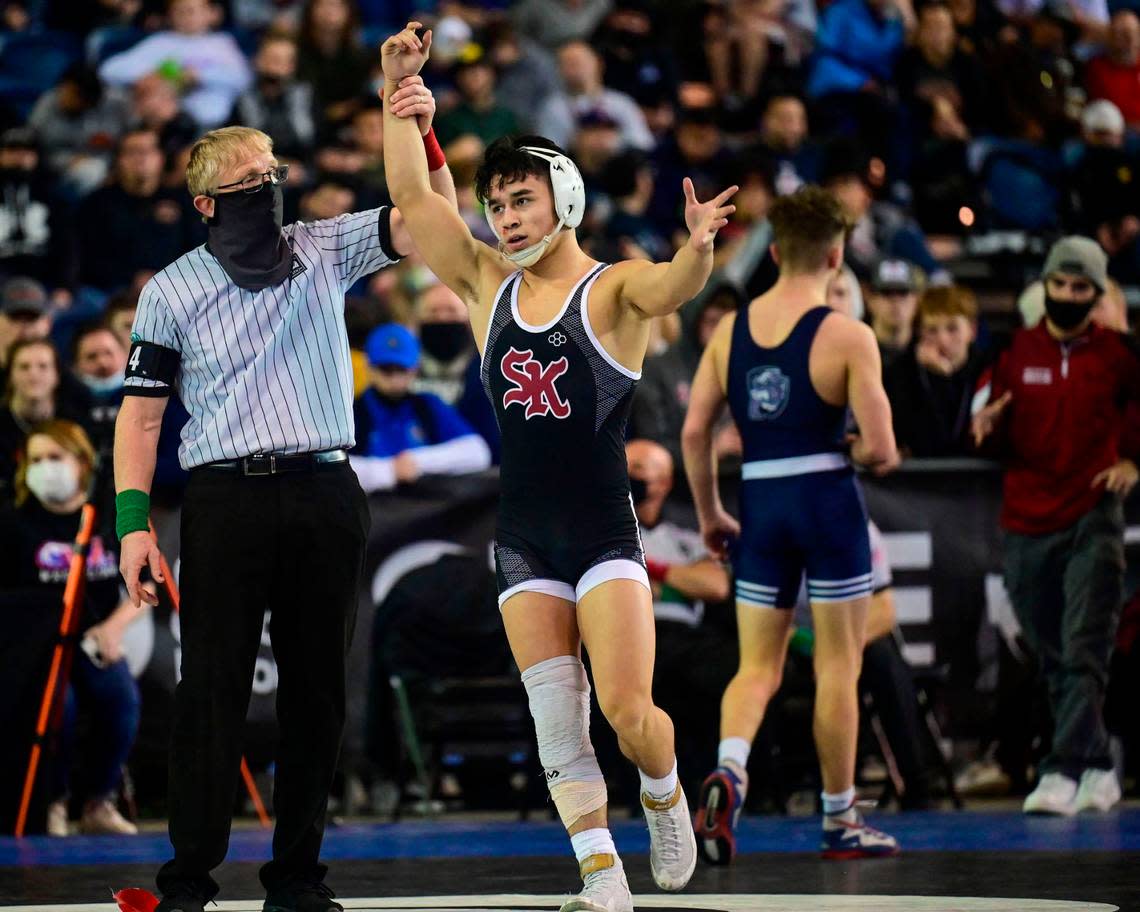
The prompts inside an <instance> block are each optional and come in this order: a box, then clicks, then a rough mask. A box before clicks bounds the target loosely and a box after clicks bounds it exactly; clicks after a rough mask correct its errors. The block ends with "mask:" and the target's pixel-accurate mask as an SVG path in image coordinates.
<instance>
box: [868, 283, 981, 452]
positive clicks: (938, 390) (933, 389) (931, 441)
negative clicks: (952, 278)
mask: <svg viewBox="0 0 1140 912" xmlns="http://www.w3.org/2000/svg"><path fill="white" fill-rule="evenodd" d="M977 319H978V305H977V302H976V301H975V299H974V295H973V293H972V292H970V291H969V290H968V289H966V288H961V287H957V286H947V287H941V288H929V289H927V290H926V291H925V292H924V293H923V295H922V298H921V299H920V300H919V302H918V327H917V338H916V340H915V343H914V345H912V346H911V347H910V348H909V349H907V351H905V352H904V353H903V354H901V355H899V357H898V358H896V359H895V361H894V363H893V364H892V365H891V366H890V368H888V369H887V371H886V372H885V376H884V377H883V385H884V386H885V387H886V390H887V397H888V398H889V399H890V400H891V417H892V419H893V420H894V426H895V440H896V442H897V443H898V447H899V450H900V452H902V453H904V454H905V455H907V456H914V457H918V458H925V457H952V456H964V455H966V454H968V453H969V452H970V451H971V450H972V449H973V447H972V445H971V443H970V439H969V430H970V403H971V401H972V399H973V396H974V387H975V386H976V384H977V381H978V377H979V376H980V374H981V372H982V366H983V365H982V358H981V356H980V355H979V353H978V351H977V350H976V349H975V347H974V339H975V338H976V336H977V329H976V327H977Z"/></svg>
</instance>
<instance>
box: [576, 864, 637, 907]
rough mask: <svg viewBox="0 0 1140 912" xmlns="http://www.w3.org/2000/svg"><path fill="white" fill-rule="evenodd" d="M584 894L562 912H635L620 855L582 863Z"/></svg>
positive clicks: (579, 895) (580, 894)
mask: <svg viewBox="0 0 1140 912" xmlns="http://www.w3.org/2000/svg"><path fill="white" fill-rule="evenodd" d="M579 870H580V871H581V873H582V892H581V893H579V894H578V895H577V896H575V897H573V898H571V899H568V900H567V901H566V902H564V903H563V904H562V908H561V909H560V910H559V912H633V897H632V896H630V894H629V883H628V882H627V881H626V879H625V868H623V867H622V864H621V859H620V858H618V857H617V856H616V855H609V854H606V855H591V856H590V857H589V858H587V859H586V860H585V861H583V862H582V864H581V866H580V868H579Z"/></svg>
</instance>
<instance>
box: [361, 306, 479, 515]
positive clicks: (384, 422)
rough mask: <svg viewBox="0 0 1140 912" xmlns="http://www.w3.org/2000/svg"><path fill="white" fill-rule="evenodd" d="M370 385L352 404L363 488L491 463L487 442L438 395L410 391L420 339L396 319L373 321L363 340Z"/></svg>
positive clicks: (470, 469)
mask: <svg viewBox="0 0 1140 912" xmlns="http://www.w3.org/2000/svg"><path fill="white" fill-rule="evenodd" d="M364 352H365V354H366V355H367V357H368V376H369V380H370V386H369V388H368V389H367V390H365V391H364V392H363V393H362V394H361V395H360V396H359V397H358V398H357V400H356V402H355V403H354V404H353V415H354V418H355V420H356V445H355V446H354V447H353V449H352V457H351V459H352V467H353V469H354V470H355V471H356V475H357V477H358V478H359V479H360V485H361V487H362V488H364V490H365V491H366V492H368V493H371V492H373V491H384V490H389V489H391V488H394V487H396V486H397V485H398V484H410V483H412V482H414V481H416V480H417V479H418V478H419V477H420V476H421V475H462V474H465V473H468V472H478V471H480V470H482V469H485V468H487V467H488V466H489V465H490V464H491V452H490V450H489V449H488V447H487V444H486V442H485V441H484V440H483V438H482V437H480V436H479V434H478V433H476V431H475V429H474V428H472V427H471V425H470V424H468V423H467V421H465V420H464V419H463V418H462V417H461V416H460V414H459V413H458V412H457V411H456V410H455V409H454V408H452V407H451V406H449V405H448V404H447V403H445V402H444V401H443V400H442V399H440V398H439V397H438V396H435V395H432V394H431V393H417V392H413V391H412V383H413V382H414V380H415V378H416V371H417V369H418V367H419V363H420V343H419V341H418V340H417V339H416V337H415V336H414V335H413V334H412V333H411V332H410V331H409V330H408V329H406V328H405V327H403V326H400V325H399V324H397V323H386V324H384V325H382V326H378V327H377V328H376V329H374V330H373V331H372V333H371V335H369V337H368V339H367V341H366V342H365V345H364Z"/></svg>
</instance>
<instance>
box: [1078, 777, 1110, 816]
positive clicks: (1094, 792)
mask: <svg viewBox="0 0 1140 912" xmlns="http://www.w3.org/2000/svg"><path fill="white" fill-rule="evenodd" d="M1119 800H1120V781H1119V780H1118V779H1117V778H1116V770H1110V769H1107V770H1102V769H1087V770H1085V771H1084V774H1083V775H1082V776H1081V784H1080V786H1078V788H1077V801H1076V805H1077V810H1078V811H1102V812H1103V811H1110V810H1112V808H1113V805H1115V804H1116V803H1117V802H1118V801H1119Z"/></svg>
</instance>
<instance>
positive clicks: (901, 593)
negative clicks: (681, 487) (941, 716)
mask: <svg viewBox="0 0 1140 912" xmlns="http://www.w3.org/2000/svg"><path fill="white" fill-rule="evenodd" d="M861 481H862V483H863V487H864V491H865V495H866V500H867V506H868V509H869V512H870V514H871V517H872V518H873V519H874V520H875V521H876V522H877V523H878V525H879V527H880V528H881V529H882V531H883V533H884V537H885V540H886V545H887V551H888V554H889V556H890V559H891V565H892V572H893V574H894V583H895V586H894V588H895V600H896V606H897V609H898V615H899V621H900V625H901V627H902V630H903V634H904V637H905V639H906V642H907V654H908V658H909V659H910V660H911V662H912V664H914V665H916V666H919V667H922V666H941V667H944V668H945V669H946V670H947V673H948V675H949V678H950V683H951V684H952V685H953V686H955V688H957V689H960V690H963V691H975V690H985V689H989V688H992V686H993V685H994V683H995V680H994V678H995V668H994V665H995V661H994V659H995V654H996V643H997V640H996V637H997V635H998V634H997V632H996V626H1000V625H1001V624H1003V623H1006V622H1008V620H1009V617H1010V611H1009V609H1008V600H1007V599H1006V597H1005V592H1004V587H1003V585H1002V577H1001V560H1002V556H1001V555H1002V545H1001V530H1000V528H999V525H998V515H999V512H1000V505H1001V475H1000V471H999V470H998V468H997V467H996V466H994V465H993V464H990V463H984V462H979V461H970V460H953V461H950V460H924V461H912V462H908V463H906V464H904V466H903V467H902V469H900V470H899V471H898V472H896V473H894V474H892V475H890V476H888V477H887V478H884V479H878V478H873V477H871V476H862V478H861ZM724 482H725V483H726V488H728V489H731V488H732V487H733V486H734V485H733V482H732V479H730V478H726V479H724ZM498 491H499V481H498V473H497V472H496V471H489V472H486V473H481V474H478V475H469V476H458V477H428V478H423V479H421V480H420V481H419V482H417V483H416V484H415V485H410V486H402V487H400V488H399V489H397V490H395V491H392V492H385V493H379V494H374V495H372V497H371V498H370V505H371V511H372V530H371V533H370V536H369V541H368V548H367V555H366V559H365V567H364V583H363V585H362V587H361V593H360V603H359V609H358V616H357V621H356V633H355V635H354V637H353V642H352V649H351V653H350V657H349V685H348V717H347V724H346V728H345V747H344V758H345V764H346V766H347V768H350V769H351V768H354V767H355V766H356V765H357V764H358V763H360V762H362V761H363V757H364V744H365V731H366V727H367V721H368V720H367V714H368V707H369V693H368V691H369V686H370V659H371V656H370V651H371V644H372V636H371V634H372V629H373V625H374V623H375V616H376V606H377V605H378V604H379V603H380V602H381V601H382V600H383V597H384V595H385V594H386V593H387V592H388V591H390V590H391V588H392V587H393V586H394V585H395V584H396V582H398V580H399V579H400V577H402V576H403V575H404V574H405V573H408V572H411V571H412V570H415V569H418V568H420V567H423V566H426V565H430V564H432V563H434V562H435V561H436V560H437V559H438V558H439V557H440V556H441V555H443V554H446V553H455V551H456V550H463V551H467V552H474V553H483V554H486V555H487V560H488V566H490V545H491V540H492V537H493V535H494V527H495V512H496V508H497V499H498ZM725 494H726V503H732V502H734V498H733V497H732V492H731V491H730V490H726V491H725ZM1126 514H1127V516H1128V521H1129V532H1128V534H1127V537H1126V541H1127V542H1128V554H1129V566H1130V572H1131V575H1132V577H1135V576H1136V574H1137V569H1138V568H1140V497H1134V498H1132V499H1131V500H1130V501H1129V502H1128V504H1127V509H1126ZM160 531H161V530H160ZM164 548H168V546H167V545H164ZM168 557H170V558H171V560H172V563H173V560H174V555H173V554H171V553H169V548H168ZM1134 588H1135V580H1134V579H1133V580H1132V581H1131V588H1130V589H1129V591H1132V590H1133V589H1134ZM271 608H272V606H271ZM268 617H269V615H268V614H267V615H266V624H268ZM267 631H268V627H267V626H266V628H264V631H263V637H262V646H261V651H260V653H259V656H258V661H257V669H256V672H255V676H254V682H253V697H252V700H251V702H250V710H249V717H248V720H249V725H248V728H247V732H246V741H245V744H244V747H245V752H246V755H247V757H248V758H249V760H250V763H251V765H252V766H253V767H254V768H255V769H257V768H263V767H264V766H265V765H267V764H268V763H269V762H270V761H271V759H272V753H273V745H274V743H275V740H276V724H275V710H274V706H275V699H276V685H277V667H276V664H275V663H274V661H273V655H272V650H271V648H270V644H269V638H268V632H267ZM127 649H128V657H129V659H130V661H131V664H132V669H133V670H134V671H135V673H136V675H140V676H141V677H140V685H141V686H142V689H143V725H142V731H141V733H140V743H139V745H138V749H137V750H136V757H140V756H146V757H147V761H146V762H147V763H148V764H149V763H150V762H151V761H152V760H153V763H154V764H156V765H158V766H160V767H162V768H164V766H165V751H166V744H167V741H168V738H169V718H170V707H171V700H172V696H173V691H174V686H175V683H176V679H177V668H178V660H179V655H178V624H177V618H176V617H171V618H168V617H166V616H165V615H164V614H163V613H161V612H156V614H155V615H154V616H153V617H151V618H150V619H149V620H148V621H146V622H145V623H144V624H141V625H139V629H138V630H134V631H132V633H131V634H130V635H129V637H128V643H127Z"/></svg>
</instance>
